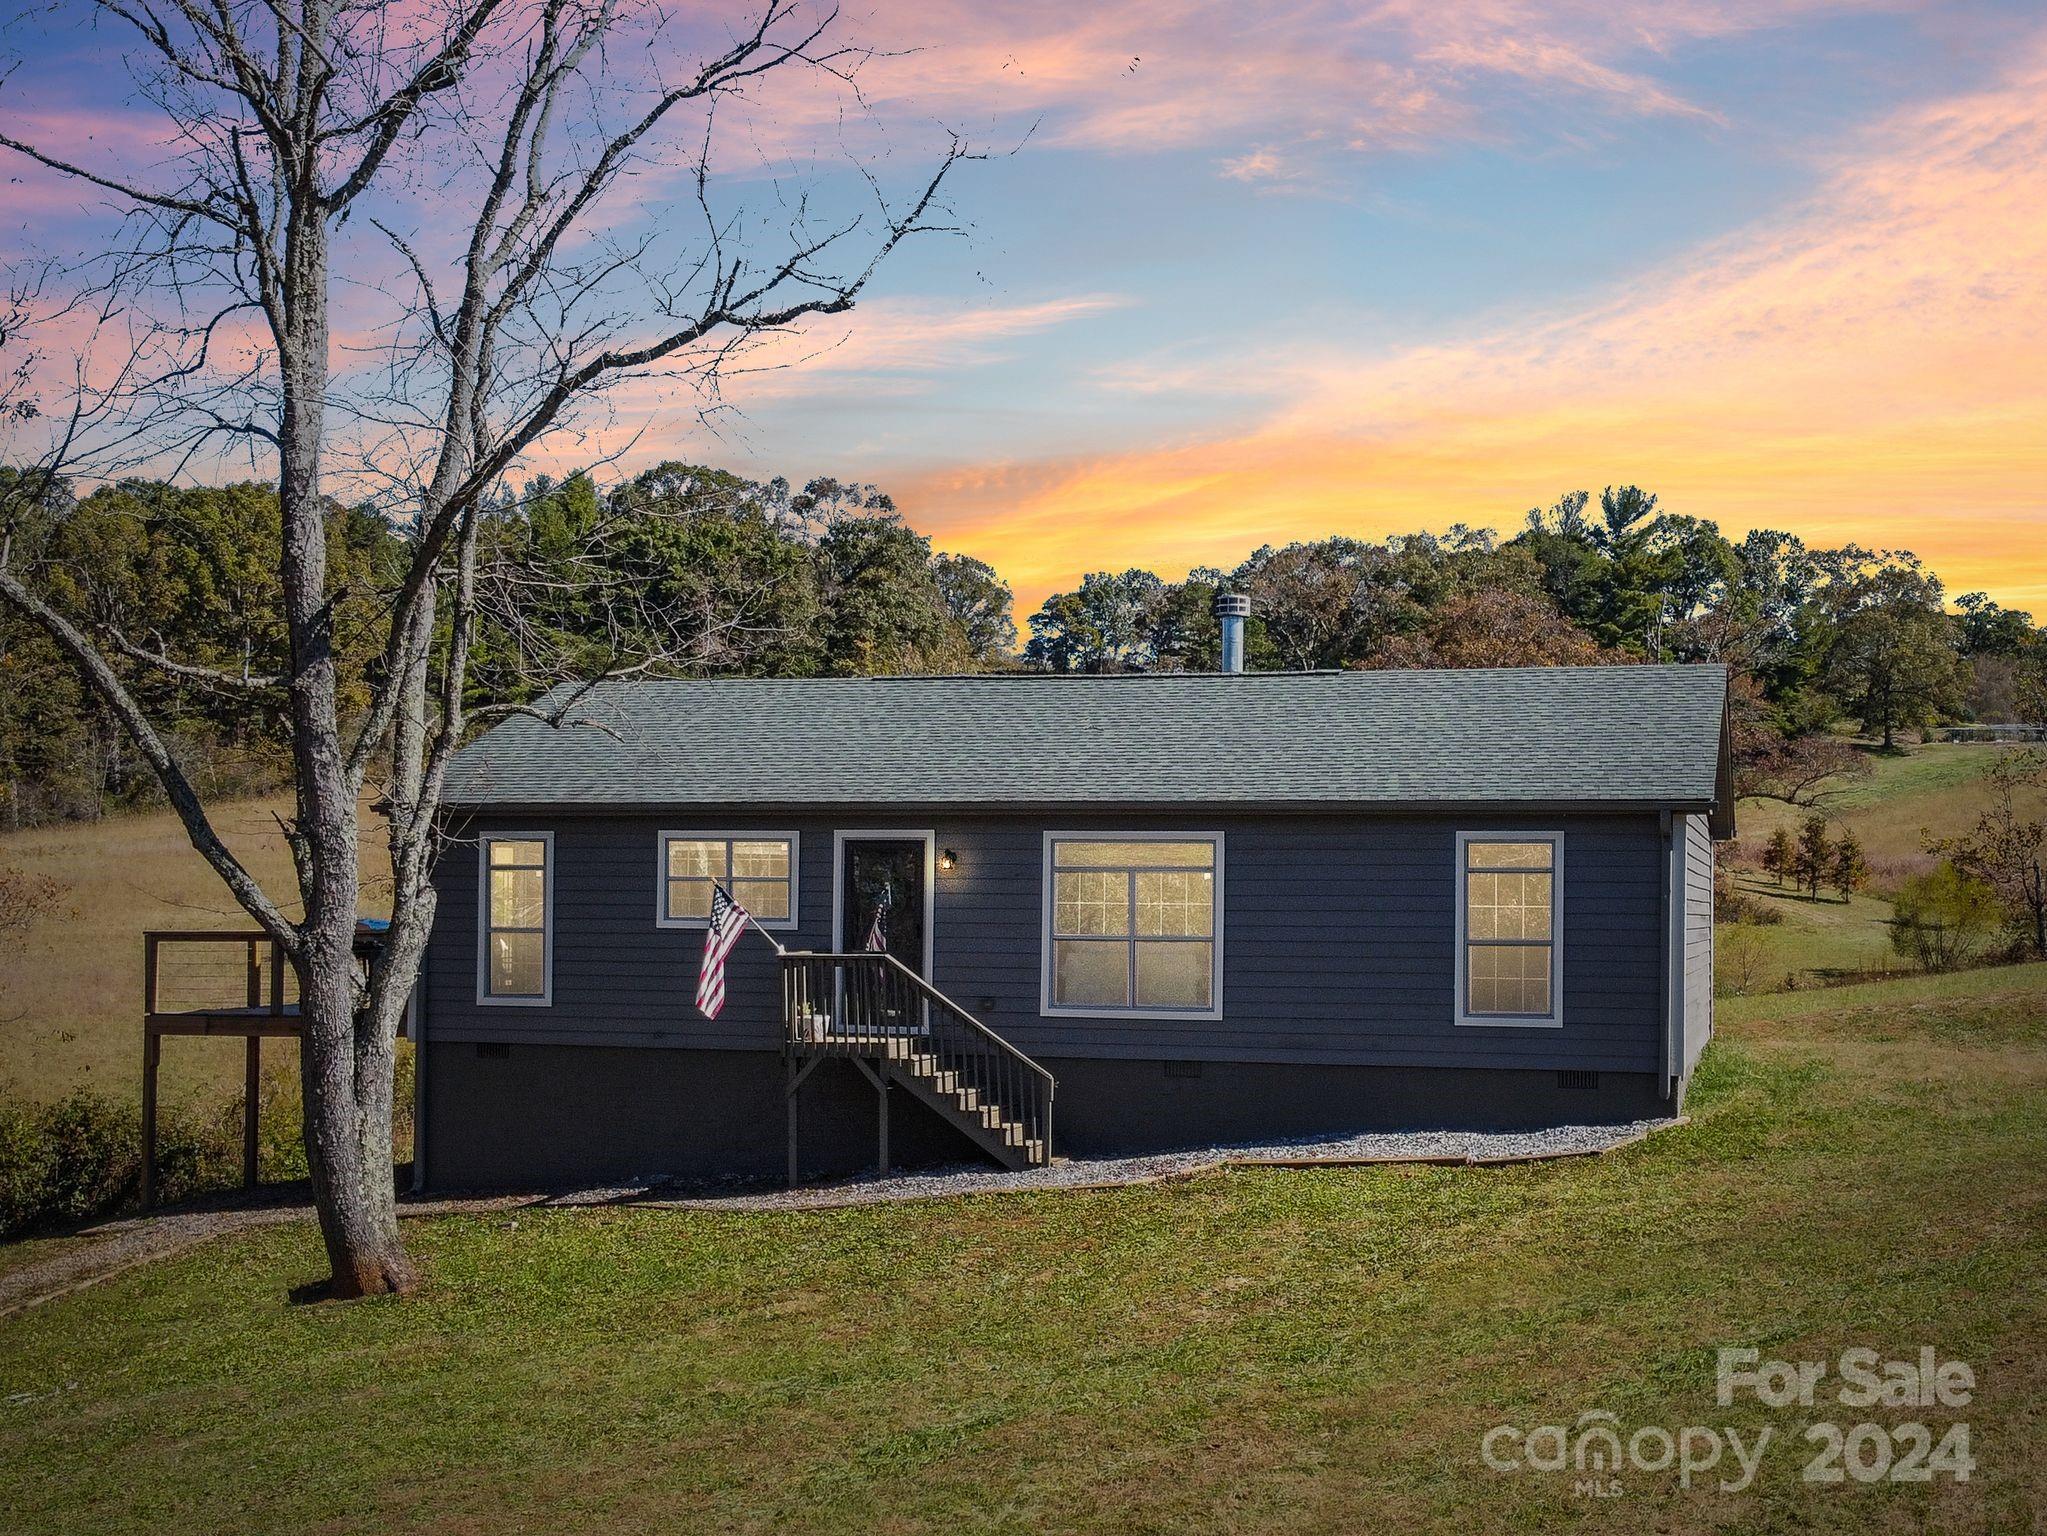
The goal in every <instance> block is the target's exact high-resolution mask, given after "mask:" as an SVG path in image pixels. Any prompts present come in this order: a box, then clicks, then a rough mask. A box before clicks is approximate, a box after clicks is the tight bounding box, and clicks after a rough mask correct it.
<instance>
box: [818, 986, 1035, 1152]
mask: <svg viewBox="0 0 2047 1536" xmlns="http://www.w3.org/2000/svg"><path fill="white" fill-rule="evenodd" d="M782 1005H783V1006H782V1013H783V1019H784V1021H785V1024H786V1027H787V1037H788V1048H789V1051H790V1053H791V1055H792V1056H810V1057H816V1056H844V1057H851V1058H856V1059H860V1060H873V1059H880V1060H882V1061H884V1062H894V1063H897V1064H899V1066H900V1067H902V1068H906V1069H907V1070H909V1071H910V1072H911V1073H912V1074H913V1075H915V1076H916V1077H917V1078H919V1079H920V1080H922V1081H923V1082H924V1083H926V1084H929V1085H931V1086H932V1087H933V1088H934V1090H935V1091H941V1092H942V1093H943V1094H944V1095H946V1096H947V1097H948V1098H950V1099H951V1100H953V1101H954V1102H956V1103H957V1104H958V1105H959V1106H960V1111H961V1113H962V1114H965V1115H971V1116H977V1117H979V1119H978V1124H979V1125H981V1126H984V1127H986V1128H987V1130H988V1131H989V1132H990V1133H992V1134H993V1135H994V1136H995V1137H996V1138H997V1139H998V1140H999V1142H1000V1144H1001V1145H1003V1146H1005V1147H1011V1148H1015V1149H1018V1150H1020V1151H1022V1152H1023V1153H1024V1154H1025V1159H1026V1160H1027V1161H1028V1162H1032V1163H1044V1162H1047V1161H1049V1160H1050V1158H1051V1148H1052V1096H1053V1090H1054V1087H1055V1080H1054V1078H1053V1076H1052V1074H1051V1073H1050V1072H1048V1071H1047V1070H1046V1069H1045V1068H1044V1067H1042V1066H1040V1065H1039V1064H1038V1063H1037V1062H1035V1061H1033V1060H1032V1059H1031V1058H1030V1057H1029V1056H1027V1055H1025V1054H1024V1053H1023V1052H1022V1051H1020V1050H1018V1049H1017V1048H1016V1047H1015V1046H1014V1045H1012V1044H1010V1042H1009V1041H1007V1040H1005V1039H1003V1038H1002V1036H1000V1035H998V1034H997V1033H995V1031H994V1030H992V1029H990V1028H989V1027H988V1026H987V1025H985V1024H983V1023H982V1022H981V1021H980V1020H979V1019H977V1018H975V1017H974V1016H973V1015H972V1014H970V1013H968V1012H967V1011H966V1009H964V1008H962V1007H960V1005H959V1004H958V1003H955V1002H954V1001H953V1000H952V999H951V998H949V997H947V996H946V995H945V994H944V993H943V992H941V991H939V990H938V988H936V987H934V986H932V985H931V983H930V982H928V981H926V980H925V979H924V978H923V977H922V976H919V975H918V974H917V973H916V972H915V971H913V970H911V969H910V968H909V967H908V966H906V965H904V964H903V963H902V962H901V961H900V960H898V959H896V958H895V956H893V955H889V954H883V953H878V952H875V951H861V952H859V953H852V954H813V953H806V952H802V951H787V952H785V953H784V954H783V956H782ZM984 1109H985V1111H986V1112H987V1113H985V1114H984V1113H983V1111H984Z"/></svg>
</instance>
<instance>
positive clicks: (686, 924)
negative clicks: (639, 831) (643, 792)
mask: <svg viewBox="0 0 2047 1536" xmlns="http://www.w3.org/2000/svg"><path fill="white" fill-rule="evenodd" d="M671 842H684V843H775V842H785V843H787V844H788V845H789V915H788V916H787V917H777V918H765V917H762V916H761V915H760V914H759V913H757V912H756V913H753V914H751V916H752V917H753V920H754V921H755V922H757V923H759V924H760V925H761V927H763V928H770V929H774V930H775V931H777V932H781V933H793V932H795V931H796V928H797V927H798V925H799V924H800V923H801V921H802V915H803V909H802V908H801V907H800V906H798V905H797V898H798V896H799V895H801V889H800V887H801V885H802V882H803V834H802V833H800V832H723V831H719V830H717V829H716V828H706V829H705V830H703V831H694V830H691V829H687V828H680V829H678V828H672V827H671V828H667V829H664V830H663V831H660V832H657V833H656V834H655V835H654V926H655V927H656V928H695V929H698V930H700V931H701V930H702V929H705V928H708V927H709V926H710V925H711V920H710V919H709V918H707V917H670V916H669V915H668V845H669V843H671ZM727 894H728V895H729V894H730V889H729V887H728V889H727Z"/></svg>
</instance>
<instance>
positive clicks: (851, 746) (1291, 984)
mask: <svg viewBox="0 0 2047 1536" xmlns="http://www.w3.org/2000/svg"><path fill="white" fill-rule="evenodd" d="M1726 695H1727V680H1726V675H1725V672H1724V670H1723V669H1721V668H1719V667H1707V666H1626V667H1588V668H1568V669H1567V668H1556V669H1518V670H1499V671H1457V672H1343V673H1219V674H1209V675H1190V674H1177V675H1169V676H1112V677H1057V676H1042V675H1031V676H1009V675H995V676H973V677H901V678H839V679H803V680H738V679H734V680H712V681H621V682H617V683H611V684H606V685H602V686H600V687H598V688H596V689H594V690H592V691H591V692H590V693H588V694H587V695H585V696H584V697H583V698H582V699H581V700H580V701H578V703H577V704H576V706H575V708H574V709H573V710H572V711H571V713H570V715H569V717H568V720H567V723H564V724H563V725H561V726H559V727H555V726H550V725H547V724H545V723H543V722H541V721H538V720H534V719H514V720H511V721H508V722H506V723H504V724H501V725H499V726H498V727H496V728H495V729H493V730H492V731H490V732H489V733H488V734H486V735H484V736H483V737H481V738H480V739H479V740H478V741H476V742H475V743H474V744H472V745H471V746H470V747H469V748H467V749H466V750H465V751H464V752H463V753H462V754H461V755H460V756H459V758H458V759H457V761H456V763H455V765H454V768H453V770H452V773H451V776H450V783H449V791H448V797H447V799H448V813H447V814H448V817H449V831H450V834H451V836H452V837H453V839H454V841H453V842H452V843H451V845H450V848H449V851H448V852H447V853H446V854H445V855H444V857H443V859H442V862H441V865H440V868H439V872H438V889H439V907H438V917H437V920H436V924H435V929H434V934H433V939H432V943H431V945H430V948H429V952H428V956H427V963H426V972H425V976H424V979H423V982H422V992H421V997H420V1002H421V1007H420V1010H419V1019H418V1022H417V1033H418V1038H419V1040H420V1050H421V1054H420V1057H419V1088H418V1091H419V1095H420V1104H419V1116H418V1125H419V1128H420V1154H421V1155H420V1163H419V1166H420V1175H421V1182H422V1183H423V1184H424V1185H427V1186H430V1187H434V1188H443V1189H446V1188H461V1187H480V1186H504V1185H531V1184H537V1183H558V1182H563V1181H586V1180H587V1181H596V1180H604V1179H628V1178H644V1177H652V1176H659V1175H669V1176H675V1177H680V1178H711V1177H721V1176H735V1177H765V1176H778V1175H779V1176H787V1177H790V1178H792V1179H796V1178H812V1177H818V1176H824V1175H830V1174H836V1173H842V1172H847V1171H851V1170H854V1169H857V1168H860V1167H862V1166H873V1165H874V1164H875V1162H876V1161H877V1158H880V1159H882V1160H885V1161H893V1162H902V1163H909V1162H918V1161H935V1160H948V1161H949V1160H957V1159H961V1158H966V1157H972V1156H976V1155H988V1156H993V1157H995V1158H997V1159H999V1160H1001V1161H1003V1162H1006V1163H1009V1164H1010V1165H1012V1166H1021V1165H1023V1164H1026V1163H1030V1162H1039V1161H1043V1160H1045V1159H1046V1158H1048V1157H1050V1156H1053V1155H1055V1154H1059V1155H1067V1154H1071V1155H1093V1154H1103V1153H1120V1152H1137V1151H1143V1150H1157V1149H1163V1148H1169V1147H1175V1146H1186V1145H1201V1144H1212V1143H1220V1142H1230V1141H1242V1140H1251V1139H1270V1138H1275V1137H1288V1136H1308V1135H1315V1134H1321V1133H1341V1132H1351V1131H1359V1130H1367V1129H1396V1128H1425V1127H1464V1128H1489V1129H1508V1128H1527V1127H1538V1126H1544V1125H1551V1124H1564V1123H1586V1122H1612V1121H1623V1120H1631V1119H1635V1118H1640V1117H1645V1116H1651V1115H1657V1114H1665V1113H1670V1112H1673V1111H1674V1110H1676V1109H1677V1108H1678V1107H1679V1106H1680V1105H1681V1104H1682V1102H1683V1099H1684V1093H1685V1087H1686V1082H1687V1079H1688V1078H1689V1076H1690V1074H1691V1072H1692V1069H1693V1067H1694V1066H1695V1064H1696V1063H1697V1061H1698V1058H1699V1053H1700V1051H1701V1050H1702V1049H1703V1047H1704V1045H1705V1043H1706V1040H1707V1038H1708V1037H1709V1035H1710V1034H1711V1031H1712V1006H1713V1005H1712V944H1713V929H1712V916H1713V914H1712V884H1713V845H1714V840H1715V839H1716V838H1725V837H1728V836H1731V835H1732V832H1733V820H1732V815H1733V800H1732V794H1731V789H1730V782H1729V771H1728V770H1729V762H1728V741H1727V730H1726ZM714 881H716V882H718V883H721V884H724V885H726V886H727V887H728V888H729V889H730V891H731V892H732V893H733V894H734V896H735V897H736V898H737V899H738V901H739V902H740V903H741V904H742V905H744V906H745V907H746V908H747V910H748V911H749V912H751V913H752V914H753V916H754V917H755V918H756V919H758V921H759V923H760V924H761V927H762V928H763V929H765V930H766V932H765V933H761V932H754V931H749V932H748V933H747V934H746V935H745V936H744V937H743V938H741V939H740V941H739V942H738V944H737V947H736V948H735V949H734V950H733V951H732V954H731V958H730V962H729V966H728V994H729V995H728V1001H727V1003H726V1005H725V1007H724V1010H723V1011H722V1012H721V1013H720V1014H719V1015H718V1017H717V1018H716V1019H706V1018H705V1017H703V1016H702V1015H701V1014H700V1013H699V1012H698V1011H697V1009H696V1008H695V1007H694V1005H693V997H694V993H695V989H696V984H697V978H698V970H699V961H700V957H701V953H702V948H703V934H704V928H705V923H706V917H707V914H708V912H709V910H710V902H711V892H712V888H713V882H714ZM778 948H779V952H778Z"/></svg>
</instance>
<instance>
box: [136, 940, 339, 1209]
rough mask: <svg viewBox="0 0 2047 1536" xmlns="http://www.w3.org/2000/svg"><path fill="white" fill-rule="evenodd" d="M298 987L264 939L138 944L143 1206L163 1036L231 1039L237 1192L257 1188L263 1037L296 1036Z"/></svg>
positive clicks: (151, 1181) (148, 1196)
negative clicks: (235, 1061) (235, 1070)
mask: <svg viewBox="0 0 2047 1536" xmlns="http://www.w3.org/2000/svg"><path fill="white" fill-rule="evenodd" d="M295 985H296V979H295V976H294V973H293V972H292V970H291V968H290V967H289V966H288V965H287V964H286V963H285V958H284V951H283V949H282V948H280V947H279V946H278V944H277V941H276V940H274V939H272V938H271V937H270V935H269V934H267V933H240V932H233V931H228V930H223V929H219V928H188V929H156V930H153V931H151V932H148V933H145V934H143V936H142V1203H143V1205H144V1206H145V1207H146V1206H150V1205H154V1204H155V1203H156V1110H157V1071H158V1068H159V1066H160V1065H161V1064H162V1061H163V1042H164V1037H165V1036H166V1035H229V1036H236V1037H239V1038H241V1039H242V1040H244V1041H245V1042H246V1045H245V1046H244V1049H243V1054H242V1184H243V1187H244V1188H249V1189H253V1188H255V1185H256V1153H257V1112H258V1109H259V1107H260V1104H259V1100H260V1098H261V1090H262V1082H263V1037H264V1036H266V1035H269V1036H275V1037H293V1036H296V1035H297V1034H298V1033H299V1028H300V1025H299V1008H298V998H297V997H296V995H295V993H294V989H295Z"/></svg>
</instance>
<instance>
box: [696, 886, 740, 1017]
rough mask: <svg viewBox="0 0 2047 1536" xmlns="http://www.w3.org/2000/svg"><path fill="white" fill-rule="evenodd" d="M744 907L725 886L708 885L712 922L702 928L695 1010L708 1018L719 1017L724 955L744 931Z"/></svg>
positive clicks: (722, 999) (721, 1005)
mask: <svg viewBox="0 0 2047 1536" xmlns="http://www.w3.org/2000/svg"><path fill="white" fill-rule="evenodd" d="M746 924H747V916H746V908H744V907H742V906H741V905H740V904H739V903H738V902H736V901H734V900H733V899H732V898H731V897H730V896H727V895H726V894H725V887H724V886H722V885H719V884H717V883H716V882H713V883H712V885H711V925H710V927H709V928H707V929H706V930H705V931H704V968H703V971H702V973H701V974H700V975H698V977H697V1012H699V1013H701V1014H702V1015H703V1016H704V1017H705V1018H707V1019H715V1018H716V1017H718V1013H719V1010H721V1009H722V1008H724V1006H725V957H726V956H727V955H729V954H731V953H732V946H733V945H735V944H737V943H738V942H739V936H740V935H741V934H742V933H744V932H745V931H746Z"/></svg>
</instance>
